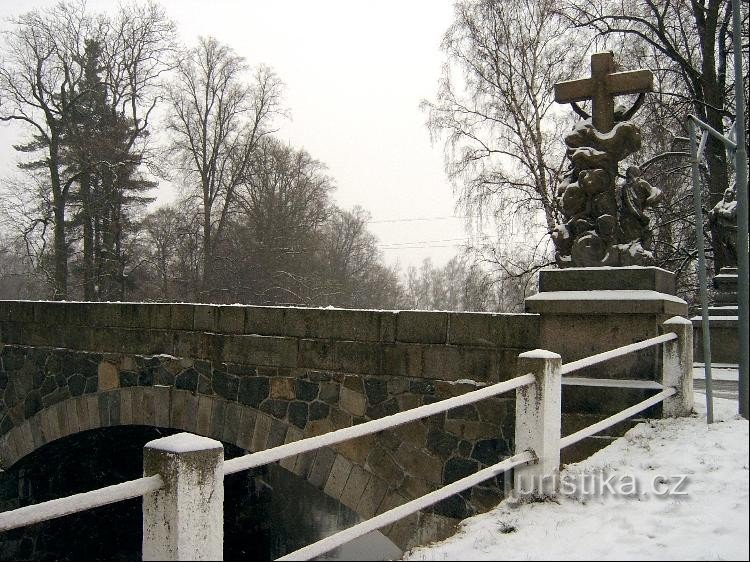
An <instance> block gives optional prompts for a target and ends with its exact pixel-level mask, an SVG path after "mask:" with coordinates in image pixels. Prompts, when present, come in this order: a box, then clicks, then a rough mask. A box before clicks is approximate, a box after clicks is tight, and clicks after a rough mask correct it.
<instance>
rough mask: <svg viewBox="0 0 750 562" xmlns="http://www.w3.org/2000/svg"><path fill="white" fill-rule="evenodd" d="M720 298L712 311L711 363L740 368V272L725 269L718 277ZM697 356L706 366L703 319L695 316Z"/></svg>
mask: <svg viewBox="0 0 750 562" xmlns="http://www.w3.org/2000/svg"><path fill="white" fill-rule="evenodd" d="M713 283H714V287H715V288H716V295H715V298H714V302H715V304H714V306H710V307H709V308H708V326H709V330H710V332H711V362H714V363H731V364H736V363H737V362H738V361H739V351H740V350H739V343H738V336H737V328H738V326H737V268H736V267H723V268H722V269H721V271H720V272H719V274H718V275H717V276H716V277H714V280H713ZM690 320H691V321H692V322H693V355H694V356H695V360H696V361H699V362H702V361H704V357H703V328H702V325H703V317H702V315H698V316H693V317H692V318H691V319H690Z"/></svg>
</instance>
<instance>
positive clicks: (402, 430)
mask: <svg viewBox="0 0 750 562" xmlns="http://www.w3.org/2000/svg"><path fill="white" fill-rule="evenodd" d="M391 431H392V432H393V433H394V434H395V435H396V437H398V439H399V440H400V441H402V442H404V443H408V444H409V445H411V446H412V447H415V448H417V449H421V448H423V447H425V446H426V444H427V431H428V430H427V425H426V424H425V423H423V422H422V421H421V420H417V421H413V422H411V423H407V424H404V425H399V426H397V427H394V428H393V429H391Z"/></svg>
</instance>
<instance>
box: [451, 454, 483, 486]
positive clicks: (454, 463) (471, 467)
mask: <svg viewBox="0 0 750 562" xmlns="http://www.w3.org/2000/svg"><path fill="white" fill-rule="evenodd" d="M478 469H479V463H477V461H474V460H470V459H464V458H461V457H454V458H452V459H448V461H447V462H446V463H445V468H444V469H443V483H445V484H451V483H452V482H455V481H456V480H461V478H465V477H467V476H470V475H472V474H474V473H475V472H477V470H478Z"/></svg>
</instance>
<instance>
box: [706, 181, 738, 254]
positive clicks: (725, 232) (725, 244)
mask: <svg viewBox="0 0 750 562" xmlns="http://www.w3.org/2000/svg"><path fill="white" fill-rule="evenodd" d="M708 224H709V225H711V233H712V236H713V238H714V241H715V242H714V246H715V248H716V250H717V251H719V252H721V254H722V255H721V256H717V261H718V260H719V259H720V260H721V262H720V263H721V266H722V267H726V266H736V265H737V201H736V200H735V193H734V189H733V188H731V187H730V188H728V189H726V190H725V191H724V197H723V199H722V200H721V201H719V202H718V203H717V204H716V206H714V208H713V209H711V210H710V211H709V212H708ZM716 241H718V244H717V243H716Z"/></svg>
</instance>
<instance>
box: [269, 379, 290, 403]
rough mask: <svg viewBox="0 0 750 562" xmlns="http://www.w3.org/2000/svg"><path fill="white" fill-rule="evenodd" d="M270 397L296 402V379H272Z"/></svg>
mask: <svg viewBox="0 0 750 562" xmlns="http://www.w3.org/2000/svg"><path fill="white" fill-rule="evenodd" d="M270 382H271V393H270V397H271V398H274V399H277V400H294V396H295V392H294V382H295V381H294V379H291V378H273V379H271V381H270Z"/></svg>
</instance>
